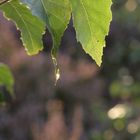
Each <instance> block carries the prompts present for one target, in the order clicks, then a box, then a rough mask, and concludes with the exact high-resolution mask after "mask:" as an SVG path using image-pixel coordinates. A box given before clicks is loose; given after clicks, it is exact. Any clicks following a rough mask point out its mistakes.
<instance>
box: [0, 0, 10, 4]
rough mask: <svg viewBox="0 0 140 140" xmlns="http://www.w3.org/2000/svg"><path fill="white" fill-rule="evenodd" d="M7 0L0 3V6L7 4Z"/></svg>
mask: <svg viewBox="0 0 140 140" xmlns="http://www.w3.org/2000/svg"><path fill="white" fill-rule="evenodd" d="M8 1H9V0H4V1H2V2H0V5H3V4H5V3H6V2H8Z"/></svg>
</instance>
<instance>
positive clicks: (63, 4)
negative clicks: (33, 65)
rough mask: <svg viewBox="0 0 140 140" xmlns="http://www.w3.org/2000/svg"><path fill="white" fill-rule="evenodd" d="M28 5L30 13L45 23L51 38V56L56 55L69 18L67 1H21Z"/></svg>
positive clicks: (69, 11)
mask: <svg viewBox="0 0 140 140" xmlns="http://www.w3.org/2000/svg"><path fill="white" fill-rule="evenodd" d="M21 1H22V2H24V3H26V4H28V6H29V7H30V9H31V10H32V13H33V14H34V15H36V16H38V17H40V18H41V19H42V20H43V21H44V22H46V23H47V27H48V29H49V31H50V33H51V35H52V38H53V54H54V55H56V52H57V50H58V47H59V46H60V42H61V37H62V36H63V33H64V31H65V29H66V27H67V25H68V23H69V20H70V18H71V7H70V3H69V0H21Z"/></svg>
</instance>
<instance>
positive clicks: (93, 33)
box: [70, 0, 112, 66]
mask: <svg viewBox="0 0 140 140" xmlns="http://www.w3.org/2000/svg"><path fill="white" fill-rule="evenodd" d="M70 1H71V5H72V16H73V22H74V27H75V29H76V34H77V40H78V41H79V42H80V43H81V44H82V46H83V49H84V50H85V51H86V52H87V53H88V54H89V55H90V56H91V57H92V58H93V59H94V60H95V61H96V63H97V64H98V65H99V66H100V65H101V62H102V54H103V47H104V46H105V36H106V35H108V32H109V25H110V21H111V19H112V14H111V4H112V2H111V0H70Z"/></svg>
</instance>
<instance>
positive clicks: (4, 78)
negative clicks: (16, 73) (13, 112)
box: [0, 63, 14, 94]
mask: <svg viewBox="0 0 140 140" xmlns="http://www.w3.org/2000/svg"><path fill="white" fill-rule="evenodd" d="M0 85H1V86H5V87H6V89H7V91H9V92H10V93H11V94H12V93H13V86H14V78H13V75H12V73H11V71H10V69H9V68H8V66H6V65H5V64H2V63H0Z"/></svg>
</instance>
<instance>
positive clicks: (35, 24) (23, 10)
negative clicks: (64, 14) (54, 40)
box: [0, 0, 45, 55]
mask: <svg viewBox="0 0 140 140" xmlns="http://www.w3.org/2000/svg"><path fill="white" fill-rule="evenodd" d="M0 10H2V11H3V12H4V14H5V16H6V17H7V18H9V19H10V20H13V21H14V22H15V23H16V26H17V28H18V29H20V30H21V39H22V41H23V44H24V46H25V49H26V51H27V53H28V54H29V55H34V54H37V53H38V52H39V51H40V50H42V49H43V43H42V34H43V33H44V30H45V24H44V23H43V22H42V21H41V20H40V19H39V18H37V17H36V16H33V15H32V14H31V12H30V10H29V8H27V7H26V6H25V5H24V4H21V3H20V2H19V0H11V1H9V2H7V3H5V4H2V5H0Z"/></svg>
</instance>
